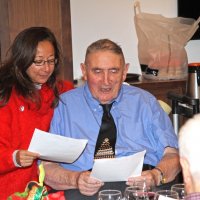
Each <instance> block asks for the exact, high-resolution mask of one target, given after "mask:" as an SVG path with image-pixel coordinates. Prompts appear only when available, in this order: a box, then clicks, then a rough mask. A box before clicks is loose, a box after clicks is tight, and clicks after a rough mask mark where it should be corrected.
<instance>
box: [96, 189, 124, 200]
mask: <svg viewBox="0 0 200 200" xmlns="http://www.w3.org/2000/svg"><path fill="white" fill-rule="evenodd" d="M97 199H98V200H122V193H121V191H120V190H101V191H99V193H98V198H97Z"/></svg>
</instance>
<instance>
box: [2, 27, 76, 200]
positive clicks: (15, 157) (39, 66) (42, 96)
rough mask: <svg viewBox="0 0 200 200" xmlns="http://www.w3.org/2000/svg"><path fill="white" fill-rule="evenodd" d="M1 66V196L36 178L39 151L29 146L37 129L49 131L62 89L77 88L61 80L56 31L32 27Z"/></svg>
mask: <svg viewBox="0 0 200 200" xmlns="http://www.w3.org/2000/svg"><path fill="white" fill-rule="evenodd" d="M9 53H10V54H9V55H10V56H9V59H8V60H7V61H6V62H5V64H3V66H2V67H0V199H2V200H4V199H7V197H8V196H9V195H11V194H12V193H14V192H23V191H24V189H25V187H26V184H27V183H28V182H29V181H31V180H36V181H38V175H37V158H38V156H39V155H38V154H36V153H33V152H29V151H28V150H27V149H28V146H29V143H30V141H31V138H32V135H33V132H34V129H35V128H38V129H41V130H44V131H48V129H49V124H50V121H51V118H52V114H53V109H54V108H55V107H56V106H57V105H58V100H59V94H60V93H62V92H64V91H67V90H69V89H72V88H73V85H72V83H70V82H61V81H58V80H57V75H58V72H59V66H60V50H59V45H58V43H57V41H56V38H55V36H54V34H53V33H52V32H51V31H50V30H49V29H48V28H45V27H31V28H27V29H25V30H23V31H22V32H21V33H19V34H18V35H17V37H16V38H15V40H14V42H13V44H12V46H11V48H10V52H9Z"/></svg>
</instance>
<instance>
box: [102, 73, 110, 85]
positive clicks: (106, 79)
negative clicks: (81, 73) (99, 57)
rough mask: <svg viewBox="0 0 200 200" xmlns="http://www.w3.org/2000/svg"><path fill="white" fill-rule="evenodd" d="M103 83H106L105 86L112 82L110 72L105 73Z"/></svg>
mask: <svg viewBox="0 0 200 200" xmlns="http://www.w3.org/2000/svg"><path fill="white" fill-rule="evenodd" d="M103 82H104V84H109V82H110V76H109V73H108V72H104V75H103Z"/></svg>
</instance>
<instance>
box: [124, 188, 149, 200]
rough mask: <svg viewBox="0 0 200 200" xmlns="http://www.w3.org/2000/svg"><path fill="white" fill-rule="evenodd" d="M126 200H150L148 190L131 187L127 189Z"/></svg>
mask: <svg viewBox="0 0 200 200" xmlns="http://www.w3.org/2000/svg"><path fill="white" fill-rule="evenodd" d="M124 200H149V196H148V192H147V190H146V188H141V187H138V186H130V187H127V188H126V189H125V192H124Z"/></svg>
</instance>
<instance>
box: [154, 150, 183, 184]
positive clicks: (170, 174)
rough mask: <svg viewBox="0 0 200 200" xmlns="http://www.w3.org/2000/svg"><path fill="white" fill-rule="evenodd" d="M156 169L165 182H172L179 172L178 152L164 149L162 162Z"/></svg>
mask: <svg viewBox="0 0 200 200" xmlns="http://www.w3.org/2000/svg"><path fill="white" fill-rule="evenodd" d="M156 167H158V168H159V169H161V170H162V172H163V174H164V177H165V179H166V182H170V181H173V180H174V178H175V177H176V175H177V174H178V173H179V172H180V171H181V166H180V162H179V154H178V151H177V150H176V149H173V148H169V147H168V148H166V151H165V153H164V156H163V158H162V160H161V161H160V162H159V164H158V165H157V166H156Z"/></svg>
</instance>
